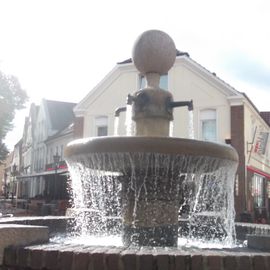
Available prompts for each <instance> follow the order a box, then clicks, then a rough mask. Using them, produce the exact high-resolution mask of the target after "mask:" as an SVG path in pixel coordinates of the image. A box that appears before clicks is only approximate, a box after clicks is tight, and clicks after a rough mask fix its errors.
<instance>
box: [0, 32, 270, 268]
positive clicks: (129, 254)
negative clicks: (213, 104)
mask: <svg viewBox="0 0 270 270" xmlns="http://www.w3.org/2000/svg"><path fill="white" fill-rule="evenodd" d="M174 59H175V46H174V43H173V41H172V40H171V38H170V37H168V35H167V34H165V33H163V32H160V31H147V32H145V33H143V34H142V35H141V36H140V37H139V38H138V40H137V42H136V43H135V46H134V51H133V61H134V64H135V66H136V67H137V69H138V70H139V72H140V73H141V74H142V75H144V76H145V77H146V79H147V86H146V88H144V89H141V90H139V91H137V92H135V93H134V94H132V95H129V96H128V101H127V103H128V104H127V106H126V107H122V108H119V109H117V112H118V113H119V112H123V111H125V110H126V111H128V110H130V109H132V119H133V121H134V124H135V136H125V137H120V136H115V137H99V138H89V139H81V140H77V141H74V142H72V143H70V144H69V145H68V147H67V149H66V157H67V161H68V164H69V168H70V173H71V178H72V187H73V200H74V209H73V216H74V217H75V220H76V223H75V226H74V228H75V233H76V234H79V235H82V237H77V238H76V239H79V240H78V241H77V242H76V241H75V242H74V241H73V242H69V241H68V239H67V238H66V237H62V238H61V239H60V240H59V241H58V240H57V239H55V238H54V239H51V241H50V243H48V244H39V245H37V244H36V245H32V244H33V243H43V242H44V241H46V240H47V238H48V228H46V227H38V228H33V227H30V228H29V227H27V228H24V227H20V228H19V227H18V226H17V225H14V226H17V227H14V226H13V227H12V226H11V225H5V224H3V225H2V228H1V231H2V236H3V237H1V241H0V242H1V243H0V248H1V250H0V257H1V258H0V259H1V260H2V262H1V260H0V267H1V269H2V266H3V267H4V268H3V269H33V270H34V269H40V270H42V269H48V270H50V269H65V270H67V269H73V270H76V269H78V270H84V269H93V270H96V269H108V270H109V269H121V270H131V269H134V270H135V269H141V270H143V269H147V270H157V269H164V270H166V269H170V270H172V269H189V270H197V269H222V270H231V269H253V270H262V269H270V253H269V252H265V251H269V249H270V247H269V236H268V235H269V231H270V228H269V226H268V225H264V226H267V228H264V227H260V226H256V225H255V224H246V225H244V224H238V235H237V236H238V238H239V237H240V238H239V239H242V240H243V239H247V238H248V246H249V249H247V248H245V247H243V248H239V247H235V248H232V247H233V246H234V222H233V221H234V210H233V205H234V201H233V198H234V196H233V182H234V181H233V179H234V174H235V171H236V167H237V165H238V156H237V153H236V151H235V150H234V149H233V148H232V147H230V146H227V145H220V144H215V143H209V142H201V141H197V140H189V139H180V138H171V137H169V136H168V135H169V124H170V121H172V119H173V111H172V110H173V108H175V107H178V106H187V107H188V109H189V110H192V108H193V104H192V101H179V102H178V101H177V102H176V101H173V97H172V95H171V94H170V93H169V92H167V91H165V90H162V89H160V88H159V84H158V81H159V76H160V75H161V74H164V73H167V72H168V70H169V69H170V67H171V66H172V65H173V63H174ZM7 222H8V223H10V222H12V221H7ZM25 222H27V224H29V223H28V222H29V220H27V219H26V220H25ZM38 224H39V225H40V224H43V225H45V224H44V223H38ZM10 226H11V227H12V228H11V229H10ZM261 226H262V225H261ZM49 227H53V228H54V227H55V225H51V226H49ZM240 227H243V229H244V230H242V229H241V230H240V231H239V228H240ZM251 229H252V230H253V232H252V230H251ZM258 229H260V230H261V233H260V235H259V236H258V237H257V236H256V233H258ZM15 230H17V231H18V230H20V231H21V233H19V234H18V233H14V232H15ZM265 230H266V231H265ZM37 231H40V232H39V234H37V233H36V232H37ZM264 231H265V232H264ZM239 232H240V234H239ZM241 232H242V233H243V235H242V236H243V238H241ZM250 233H252V234H253V235H249V236H248V235H247V234H250ZM28 234H32V237H31V239H28V241H25V239H26V238H27V237H26V236H27V235H28ZM119 234H121V236H122V243H121V245H120V246H118V243H116V242H110V239H111V236H115V235H119ZM265 234H267V235H265ZM16 235H17V237H14V236H16ZM89 235H94V237H93V238H91V241H90V242H89V241H88V240H89V239H87V237H88V236H89ZM101 235H105V237H104V239H105V243H104V244H100V242H98V237H100V236H101ZM11 236H12V237H11ZM37 236H38V237H37ZM65 236H66V235H65ZM2 238H3V239H2ZM13 238H16V239H15V240H16V241H13V240H14V239H13ZM118 238H119V237H118ZM183 238H185V239H187V240H188V241H191V242H192V241H193V240H195V242H193V244H192V245H188V243H187V242H186V244H185V243H184V244H183V242H182V239H183ZM7 239H8V241H6V240H7ZM37 240H38V241H37ZM113 240H115V238H114V239H113ZM179 240H180V241H179ZM250 240H251V241H250ZM211 241H212V242H211ZM216 241H218V242H220V243H221V244H222V246H221V247H231V248H230V249H222V250H220V249H219V250H217V249H215V247H216V246H213V245H212V244H213V242H216ZM202 242H206V243H210V245H207V246H205V247H203V248H204V249H203V250H202V249H200V248H201V247H202V246H200V243H202ZM14 244H15V245H16V244H17V246H12V245H14ZM21 245H24V246H21ZM25 245H26V246H25ZM29 245H30V246H29ZM145 246H147V247H145ZM176 246H177V247H176ZM213 247H214V249H213ZM252 248H256V250H254V249H252ZM258 249H261V250H264V252H260V251H259V250H258Z"/></svg>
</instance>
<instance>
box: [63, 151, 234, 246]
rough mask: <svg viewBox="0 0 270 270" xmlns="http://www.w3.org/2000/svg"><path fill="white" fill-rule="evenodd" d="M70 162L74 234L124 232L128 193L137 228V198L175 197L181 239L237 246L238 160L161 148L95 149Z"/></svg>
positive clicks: (73, 158)
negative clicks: (142, 150)
mask: <svg viewBox="0 0 270 270" xmlns="http://www.w3.org/2000/svg"><path fill="white" fill-rule="evenodd" d="M67 162H68V166H69V170H70V174H71V177H72V180H73V181H72V185H73V187H72V188H73V200H74V209H73V213H74V216H75V217H76V224H75V226H74V233H75V234H79V235H84V236H85V237H86V236H89V235H106V236H108V235H110V236H112V235H113V236H115V235H120V232H121V228H122V215H123V212H122V209H123V204H125V203H126V194H127V193H128V194H129V196H133V198H134V202H135V203H134V206H133V215H132V216H133V223H132V224H133V226H134V227H136V224H137V221H136V220H137V203H138V202H141V201H142V200H143V201H144V202H145V203H146V204H147V203H151V202H153V200H160V199H162V200H164V199H165V200H166V199H167V198H173V200H175V201H178V202H179V217H180V223H179V224H180V226H179V237H180V238H181V239H185V241H188V242H189V243H194V242H196V243H202V244H205V243H208V244H209V243H210V244H211V247H215V246H216V245H219V246H222V247H232V246H233V245H234V239H235V231H234V208H233V206H234V195H233V184H234V183H233V181H234V173H235V170H236V166H237V163H236V162H233V161H229V160H223V159H218V158H212V157H202V156H196V157H195V156H189V155H173V156H171V155H165V154H158V153H98V154H97V153H94V154H88V155H84V156H83V155H80V156H77V157H76V158H75V157H72V158H70V159H69V160H67ZM123 184H124V185H125V187H127V189H126V191H125V194H123V193H122V191H123ZM160 196H162V198H160ZM183 222H184V224H186V225H185V226H183ZM179 243H181V241H179ZM191 245H192V244H191ZM196 245H197V244H196ZM208 247H209V245H208Z"/></svg>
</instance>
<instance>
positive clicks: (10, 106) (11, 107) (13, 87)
mask: <svg viewBox="0 0 270 270" xmlns="http://www.w3.org/2000/svg"><path fill="white" fill-rule="evenodd" d="M27 99H28V97H27V94H26V92H25V90H23V89H22V88H21V85H20V83H19V81H18V79H17V78H16V77H15V76H8V75H6V74H4V73H3V72H1V71H0V162H1V160H4V159H5V157H6V155H7V153H8V152H7V148H6V146H5V144H4V143H3V140H4V139H5V137H6V135H7V133H8V132H9V131H10V130H12V128H13V124H12V121H13V119H14V117H15V111H16V110H20V109H23V108H24V107H25V103H26V101H27Z"/></svg>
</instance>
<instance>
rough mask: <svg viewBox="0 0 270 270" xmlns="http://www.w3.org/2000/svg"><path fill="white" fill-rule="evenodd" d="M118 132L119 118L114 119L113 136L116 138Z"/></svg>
mask: <svg viewBox="0 0 270 270" xmlns="http://www.w3.org/2000/svg"><path fill="white" fill-rule="evenodd" d="M118 130H119V116H115V117H114V136H118V135H119V134H118Z"/></svg>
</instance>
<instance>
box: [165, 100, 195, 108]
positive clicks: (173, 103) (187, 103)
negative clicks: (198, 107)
mask: <svg viewBox="0 0 270 270" xmlns="http://www.w3.org/2000/svg"><path fill="white" fill-rule="evenodd" d="M183 106H187V107H188V110H189V111H193V100H190V101H169V102H168V107H169V108H170V109H172V108H175V107H183Z"/></svg>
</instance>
